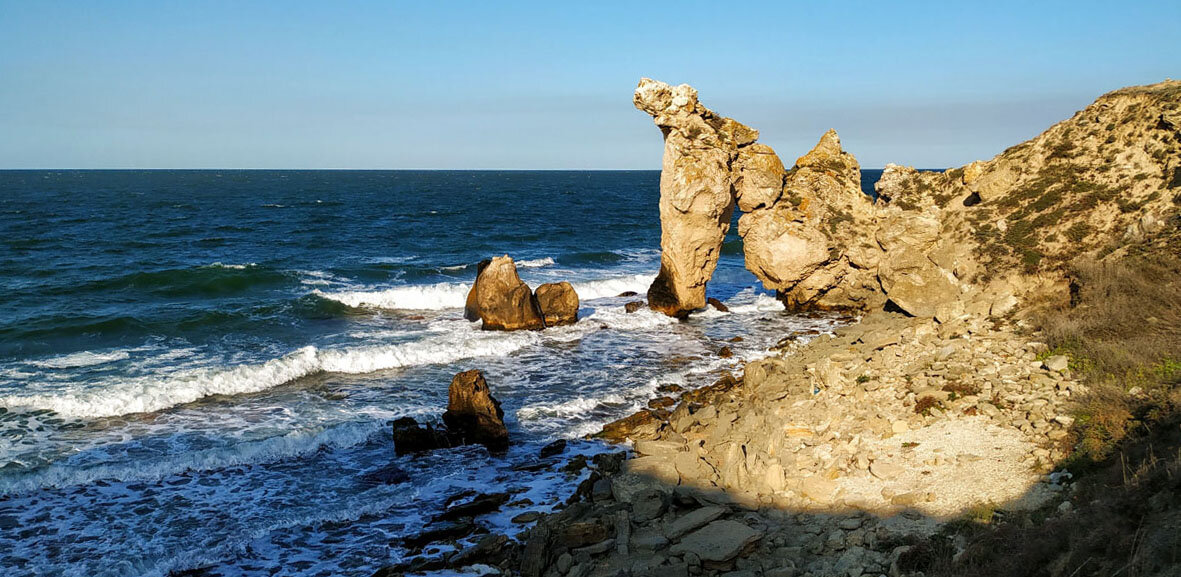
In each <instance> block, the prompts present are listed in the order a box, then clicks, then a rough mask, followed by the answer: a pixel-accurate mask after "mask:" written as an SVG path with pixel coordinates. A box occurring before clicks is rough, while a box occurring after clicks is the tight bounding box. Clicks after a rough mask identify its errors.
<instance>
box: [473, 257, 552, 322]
mask: <svg viewBox="0 0 1181 577" xmlns="http://www.w3.org/2000/svg"><path fill="white" fill-rule="evenodd" d="M464 316H465V317H466V318H468V319H469V320H474V319H477V318H478V319H480V321H481V322H482V325H481V326H482V328H484V329H487V330H504V331H514V330H521V329H542V328H545V317H544V316H543V315H542V312H541V307H540V306H538V303H537V298H536V297H535V296H534V295H533V291H532V290H531V289H530V288H529V285H527V284H525V283H524V282H522V281H521V277H519V276H517V265H516V264H515V263H514V262H513V259H512V258H510V257H509V256H508V255H504V256H498V257H496V258H494V259H491V260H488V261H483V262H481V263H480V266H479V273H478V274H477V276H476V282H475V284H473V285H472V289H471V291H469V292H468V297H467V303H466V305H465V306H464Z"/></svg>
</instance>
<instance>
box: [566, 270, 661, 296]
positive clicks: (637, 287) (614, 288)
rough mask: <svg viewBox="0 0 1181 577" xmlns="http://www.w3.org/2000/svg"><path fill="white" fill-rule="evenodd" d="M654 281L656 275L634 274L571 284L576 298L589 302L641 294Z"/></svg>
mask: <svg viewBox="0 0 1181 577" xmlns="http://www.w3.org/2000/svg"><path fill="white" fill-rule="evenodd" d="M655 279H656V275H648V274H634V275H629V276H622V277H615V278H606V279H600V280H590V281H579V282H572V283H570V284H572V285H574V292H576V293H578V298H579V299H580V300H584V301H590V300H595V299H601V298H608V297H616V296H619V295H620V294H622V293H625V292H629V291H630V292H636V293H641V294H642V293H643V292H644V291H646V290H648V286H649V285H651V284H652V281H653V280H655Z"/></svg>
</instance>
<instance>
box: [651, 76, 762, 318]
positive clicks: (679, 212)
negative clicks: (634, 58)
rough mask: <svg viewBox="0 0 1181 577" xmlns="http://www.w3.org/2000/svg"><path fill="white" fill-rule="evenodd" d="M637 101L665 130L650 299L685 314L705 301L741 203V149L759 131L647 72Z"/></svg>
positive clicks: (663, 308) (683, 87)
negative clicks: (657, 252)
mask: <svg viewBox="0 0 1181 577" xmlns="http://www.w3.org/2000/svg"><path fill="white" fill-rule="evenodd" d="M633 102H634V103H635V106H636V108H638V109H640V110H642V111H644V112H646V113H648V114H649V115H651V116H652V118H653V120H654V121H655V122H656V126H658V127H660V130H661V132H663V133H664V159H663V161H662V163H661V172H660V225H661V234H660V249H661V256H660V273H659V274H658V275H657V277H656V280H655V281H653V283H652V286H651V287H650V288H649V289H648V304H649V306H651V307H652V308H653V309H656V310H659V311H661V312H663V313H665V314H668V315H671V316H677V317H683V316H685V315H687V314H688V313H689V312H690V311H693V310H695V309H699V308H701V307H704V306H705V285H706V282H707V281H708V280H709V278H710V277H711V276H712V275H713V272H714V269H715V268H716V267H717V264H718V257H719V256H720V254H721V248H722V239H723V238H724V237H725V236H726V231H727V230H729V228H730V217H731V216H732V215H733V211H734V194H735V192H734V184H735V174H734V171H733V169H732V165H733V164H734V162H735V160H737V158H738V156H739V153H738V149H739V148H740V147H744V146H749V145H752V144H754V142H755V139H756V138H758V133H757V132H756V131H754V130H751V129H750V128H747V127H746V126H743V125H742V124H739V123H738V122H735V121H734V120H731V119H729V118H724V117H721V116H718V115H716V114H714V113H713V112H712V111H710V110H709V109H707V108H705V107H704V106H702V105H701V103H699V102H698V101H697V91H696V90H694V89H693V88H692V87H690V86H688V85H685V84H682V85H680V86H675V87H673V86H669V85H667V84H665V83H663V82H657V81H654V80H651V79H648V78H645V79H643V80H641V81H640V85H639V87H637V88H636V91H635V95H634V97H633ZM752 162H753V161H752ZM754 170H755V169H754V167H753V166H752V177H751V179H750V180H749V182H750V188H752V189H757V188H758V187H759V185H760V184H761V181H758V179H756V178H755V177H754V176H753V172H754ZM772 184H773V183H772ZM772 188H774V187H772Z"/></svg>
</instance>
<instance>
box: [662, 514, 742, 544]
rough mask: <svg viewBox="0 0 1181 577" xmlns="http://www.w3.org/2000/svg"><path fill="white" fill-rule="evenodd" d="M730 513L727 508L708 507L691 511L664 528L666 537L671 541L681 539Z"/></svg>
mask: <svg viewBox="0 0 1181 577" xmlns="http://www.w3.org/2000/svg"><path fill="white" fill-rule="evenodd" d="M728 512H729V509H727V508H726V507H717V506H708V507H702V508H700V509H695V510H693V511H690V512H688V513H686V514H684V515H681V516H680V517H677V518H676V519H675V520H674V521H673V522H671V523H669V524H668V525H667V526H665V528H664V535H665V537H668V538H669V539H674V540H675V539H680V538H681V536H682V535H685V534H686V533H689V532H690V531H696V530H697V529H699V528H701V527H704V526H705V525H707V524H709V523H711V522H713V521H716V520H718V519H720V518H721V517H722V516H723V515H725V514H726V513H728Z"/></svg>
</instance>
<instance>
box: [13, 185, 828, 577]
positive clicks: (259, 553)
mask: <svg viewBox="0 0 1181 577" xmlns="http://www.w3.org/2000/svg"><path fill="white" fill-rule="evenodd" d="M658 179H659V174H658V173H657V172H414V171H396V172H382V171H357V172H352V171H309V172H281V171H247V172H234V171H229V172H216V171H152V172H136V171H111V172H106V171H67V172H41V171H19V172H0V230H2V232H3V234H0V243H2V244H0V290H2V291H3V293H4V294H5V295H6V298H5V299H3V300H0V551H3V552H4V553H3V554H2V555H0V570H2V571H0V573H3V574H4V575H87V576H93V575H103V576H106V575H111V576H115V575H120V576H122V575H164V574H167V573H168V572H169V571H171V570H174V569H183V568H190V567H196V566H203V565H209V564H211V565H214V566H216V567H218V568H219V571H220V572H221V573H222V574H225V575H270V574H272V572H273V571H274V570H275V569H276V568H279V567H281V568H282V574H284V575H369V574H371V573H372V572H373V570H375V569H376V568H378V567H380V566H382V565H385V564H388V563H390V562H392V561H396V560H397V559H398V558H399V557H400V556H401V555H403V554H404V553H405V551H403V550H401V549H400V548H399V547H397V546H396V545H395V546H391V542H396V541H397V539H398V538H399V537H401V536H403V535H407V534H410V533H413V532H414V531H416V530H417V529H419V528H420V527H421V526H422V525H423V523H424V522H425V521H426V520H427V519H428V518H429V516H430V515H431V514H433V513H434V512H437V511H439V510H440V509H441V507H442V502H443V500H444V499H446V498H447V497H448V496H450V495H452V494H454V493H456V492H457V491H460V490H463V489H468V488H474V489H477V490H486V491H502V490H505V489H506V488H507V489H510V490H520V491H522V493H521V494H520V495H517V496H515V497H514V500H515V501H519V500H520V499H524V498H528V499H529V500H531V501H532V504H531V505H529V504H520V505H516V506H511V507H507V508H506V509H505V510H504V511H502V512H501V513H500V514H497V515H494V516H491V517H489V518H486V519H482V520H481V522H482V523H484V524H486V525H488V526H490V527H492V528H499V529H506V528H511V523H509V521H508V520H509V519H510V518H511V517H512V516H513V515H515V514H516V513H519V512H522V511H525V510H536V511H544V510H548V509H549V508H550V507H552V505H553V504H555V503H556V502H558V501H559V500H561V499H564V498H565V497H566V496H567V495H568V494H569V492H570V491H571V490H572V489H573V485H574V484H576V482H577V481H578V479H577V478H568V477H566V476H565V475H563V474H561V473H558V472H554V471H552V470H542V471H540V472H529V471H523V470H521V469H520V466H522V465H523V464H528V463H532V462H533V461H535V460H536V459H535V458H536V454H537V450H538V449H539V448H540V447H541V446H543V445H544V444H545V443H547V442H549V441H551V440H553V439H555V438H571V439H573V438H578V437H581V436H582V435H585V434H587V433H591V432H594V431H596V430H597V429H598V427H600V426H601V425H602V424H603V423H604V422H607V421H610V420H612V419H615V418H618V417H620V416H624V415H626V414H628V413H629V412H631V411H634V410H635V409H637V408H639V407H641V406H643V405H644V404H645V403H646V402H647V400H648V399H649V398H650V397H651V396H653V394H655V391H656V389H657V387H659V386H660V385H661V384H679V385H682V386H690V387H692V386H700V385H704V384H708V383H710V382H713V381H714V380H716V378H717V377H718V376H719V375H720V373H721V372H722V371H725V370H730V369H734V368H736V367H737V366H738V365H739V364H740V363H741V361H742V360H743V359H750V358H755V357H757V356H760V355H763V354H765V351H766V349H767V347H768V346H770V345H772V344H774V342H775V341H776V340H777V339H778V338H779V337H781V336H782V335H783V334H784V333H786V332H789V331H792V330H803V329H812V328H814V329H821V330H823V329H825V328H826V327H828V326H830V322H829V321H827V320H825V319H804V318H799V317H794V316H791V315H789V314H787V313H785V312H783V310H782V307H781V306H780V305H779V304H778V303H777V302H776V301H774V299H771V298H770V297H769V296H768V295H766V294H763V291H761V290H760V289H759V288H758V287H757V282H756V280H755V279H754V278H753V276H751V275H750V274H749V273H747V272H746V271H745V270H743V269H742V264H741V244H740V242H739V241H738V239H736V238H731V239H729V240H728V241H727V243H726V246H725V249H724V252H723V257H722V262H721V263H720V265H719V268H718V272H717V274H716V275H715V280H714V281H713V282H712V283H711V284H710V291H709V292H710V296H714V297H717V298H719V299H721V300H723V301H725V302H727V304H728V305H729V306H730V307H731V312H730V313H719V312H716V311H708V312H706V313H703V314H700V315H697V316H695V317H694V318H693V319H692V320H690V321H689V322H683V323H682V322H676V321H673V320H671V319H668V318H666V317H663V316H660V315H657V314H653V313H651V312H649V311H647V310H642V311H640V312H638V313H635V314H626V313H625V312H624V311H623V305H624V303H626V302H628V301H630V300H634V298H635V297H630V298H629V297H619V296H616V295H619V294H620V293H622V292H624V291H629V290H630V291H637V292H640V293H642V292H643V291H644V290H646V288H647V284H648V283H649V282H650V281H651V278H652V275H653V274H654V273H655V271H656V269H657V268H658V266H659V253H658V245H659V235H660V231H659V222H658V216H657V210H656V199H657V196H658V190H657V186H658ZM732 236H733V233H732ZM505 253H507V254H511V255H512V256H513V257H514V258H516V259H517V261H518V265H519V267H520V272H521V274H522V276H523V278H525V280H526V281H527V282H529V283H530V284H532V285H534V286H536V284H538V283H541V282H547V281H556V280H569V281H571V282H573V283H574V286H575V287H576V290H577V291H578V293H579V295H580V296H581V298H582V301H583V304H582V310H581V311H580V314H581V320H580V321H579V322H578V324H576V325H574V326H569V327H560V328H555V329H549V330H546V331H542V332H518V333H496V332H482V331H479V330H477V329H476V328H475V326H474V325H472V324H471V323H468V322H467V321H464V320H463V318H462V310H461V307H462V303H463V299H464V296H465V295H466V291H467V287H468V286H469V285H470V282H471V281H472V279H473V277H474V275H475V266H474V263H476V262H478V261H479V260H480V259H482V258H486V257H488V256H491V255H494V254H505ZM735 336H742V337H743V338H744V340H742V341H741V342H737V343H728V342H727V341H728V340H729V339H731V338H732V337H735ZM723 345H729V346H731V347H732V348H733V349H734V352H735V356H734V357H733V358H730V359H721V358H719V357H718V356H717V355H716V351H717V350H718V349H719V348H720V347H721V346H723ZM471 368H479V369H482V370H484V371H485V374H486V375H487V378H488V381H489V384H490V385H491V387H492V389H493V392H494V394H495V395H496V396H497V397H498V398H499V399H500V400H501V401H502V403H503V405H504V408H505V411H506V420H507V422H508V426H509V429H510V433H511V435H512V436H513V438H514V439H515V440H516V445H515V446H514V448H513V449H512V450H511V451H510V452H509V454H508V455H506V456H504V457H503V458H492V457H489V456H488V455H487V454H486V453H485V452H484V451H483V450H482V449H478V448H467V449H459V450H454V451H442V452H438V453H434V454H432V455H430V456H428V457H420V458H418V459H409V458H404V459H403V458H396V457H395V456H394V455H393V450H392V444H391V440H390V434H389V426H388V422H389V421H390V420H392V419H394V418H397V417H399V416H404V415H414V416H424V417H428V418H429V417H432V416H437V415H438V414H440V413H441V412H442V409H443V408H444V407H443V405H445V403H446V396H447V395H446V389H447V385H448V384H449V382H450V378H451V376H452V375H453V374H454V373H456V372H458V371H461V370H466V369H471ZM601 450H604V449H603V447H602V446H601V445H599V444H597V443H591V442H576V443H572V444H571V446H570V449H569V452H570V453H571V454H573V453H585V454H590V453H593V452H596V451H601ZM391 466H393V467H396V468H398V469H400V470H402V471H403V472H405V473H406V474H407V475H408V478H407V479H405V480H399V481H398V482H392V483H387V482H386V481H387V480H389V479H388V478H386V477H383V476H382V475H380V474H375V473H376V472H380V471H383V470H388V469H389V468H390V467H391Z"/></svg>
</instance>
